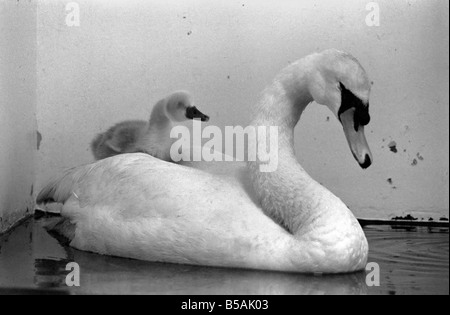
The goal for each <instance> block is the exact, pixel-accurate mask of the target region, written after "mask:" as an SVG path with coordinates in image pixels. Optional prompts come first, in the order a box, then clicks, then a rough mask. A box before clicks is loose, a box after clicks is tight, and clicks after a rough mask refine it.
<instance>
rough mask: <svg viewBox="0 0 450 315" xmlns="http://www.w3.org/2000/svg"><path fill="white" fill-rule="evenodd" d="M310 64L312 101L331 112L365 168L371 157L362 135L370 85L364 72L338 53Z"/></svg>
mask: <svg viewBox="0 0 450 315" xmlns="http://www.w3.org/2000/svg"><path fill="white" fill-rule="evenodd" d="M312 64H313V67H311V68H310V74H309V80H308V89H309V92H310V94H311V96H312V98H313V99H314V101H315V102H316V103H318V104H322V105H326V106H327V107H328V108H329V109H330V110H331V111H332V112H333V114H334V115H335V116H336V118H337V119H338V120H339V121H340V122H341V124H342V126H343V128H344V133H345V136H346V138H347V142H348V144H349V146H350V150H351V151H352V154H353V156H354V157H355V159H356V161H358V163H359V165H360V166H361V167H362V168H363V169H366V168H368V167H369V166H370V165H371V164H372V161H373V158H372V153H371V151H370V148H369V145H368V144H367V140H366V137H365V134H364V126H366V125H368V124H369V122H370V115H369V96H370V88H371V83H370V81H369V77H368V76H367V73H366V71H365V70H364V68H363V67H362V66H361V64H360V63H359V62H358V60H356V59H355V58H354V57H353V56H351V55H350V54H347V53H344V52H341V51H338V50H327V51H324V52H322V53H321V54H316V55H314V57H313V60H312Z"/></svg>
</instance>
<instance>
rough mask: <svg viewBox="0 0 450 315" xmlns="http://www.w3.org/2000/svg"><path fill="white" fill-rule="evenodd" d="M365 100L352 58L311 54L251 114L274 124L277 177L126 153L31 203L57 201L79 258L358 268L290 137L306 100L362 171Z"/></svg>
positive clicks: (365, 86) (362, 248) (79, 171)
mask: <svg viewBox="0 0 450 315" xmlns="http://www.w3.org/2000/svg"><path fill="white" fill-rule="evenodd" d="M369 92H370V83H369V80H368V77H367V75H366V73H365V71H364V69H363V68H362V67H361V65H360V64H359V63H358V61H357V60H356V59H355V58H353V57H352V56H350V55H349V54H346V53H343V52H340V51H336V50H328V51H325V52H322V53H320V54H313V55H310V56H307V57H306V58H303V59H301V60H300V61H298V62H296V63H294V64H292V65H290V66H289V67H287V68H286V69H284V70H283V71H282V72H281V73H280V74H279V75H278V76H277V77H276V79H275V80H274V82H273V84H272V85H271V86H270V87H268V88H267V89H266V90H265V92H264V94H263V97H262V99H261V101H260V102H259V104H258V105H257V106H256V107H255V113H254V115H255V117H254V121H253V124H254V125H258V126H278V127H279V166H278V169H277V170H276V171H275V172H272V173H261V172H260V171H259V167H258V166H259V164H260V162H251V163H249V164H248V166H247V167H241V165H240V164H239V163H237V164H236V163H233V164H228V163H226V162H224V163H215V164H214V167H211V169H214V171H210V172H208V169H209V166H208V165H207V164H206V162H205V163H203V164H202V163H200V165H199V166H200V167H201V168H203V170H199V169H197V168H195V167H186V166H182V165H176V164H172V163H167V162H164V161H161V160H158V159H156V158H153V157H151V156H148V155H143V154H125V155H119V156H116V157H113V158H109V159H105V160H102V161H99V162H97V163H94V164H90V165H87V166H82V167H77V168H74V169H72V170H69V171H68V172H67V173H66V174H65V175H64V176H62V177H61V178H59V179H58V180H56V181H53V182H51V183H50V184H49V185H48V186H47V187H45V188H44V189H43V190H42V191H41V193H40V194H39V196H38V200H37V201H38V202H50V201H55V202H60V203H64V206H63V208H62V212H61V215H62V218H63V219H62V221H60V222H59V223H58V224H56V225H55V226H54V227H53V228H54V229H55V230H56V231H58V232H59V233H61V234H63V235H64V236H65V237H67V238H68V239H69V241H70V245H71V246H73V247H75V248H77V249H80V250H85V251H91V252H95V253H99V254H106V255H113V256H120V257H128V258H135V259H141V260H148V261H160V262H170V263H182V264H195V265H207V266H221V267H237V268H253V269H266V270H277V271H293V272H303V273H313V272H314V273H316V272H317V273H342V272H352V271H356V270H361V269H363V268H364V267H365V264H366V261H367V255H368V244H367V240H366V238H365V236H364V233H363V231H362V229H361V227H360V225H359V224H358V222H357V220H356V218H355V217H354V216H353V214H352V213H351V212H350V210H349V209H348V208H347V207H346V206H345V205H344V203H343V202H342V201H341V200H340V199H339V198H337V197H336V196H334V195H333V194H332V193H331V192H330V191H328V190H327V189H326V188H324V187H323V186H322V185H320V184H319V183H317V182H316V181H314V180H313V179H312V178H311V177H310V176H309V175H308V174H307V173H306V172H305V171H304V170H303V168H302V167H301V166H300V165H299V164H298V162H297V160H296V158H295V154H294V145H293V144H294V141H293V137H294V134H293V130H294V127H295V125H296V124H297V122H298V120H299V119H300V115H301V114H302V112H303V110H304V109H305V107H306V106H307V105H308V104H309V103H311V102H312V101H316V102H317V103H319V104H324V105H326V106H328V107H329V109H330V110H331V111H332V112H333V113H334V114H335V115H336V117H337V118H338V119H339V120H340V121H341V122H342V124H343V127H344V131H345V134H346V136H347V139H348V142H349V144H350V148H351V150H352V153H353V155H354V156H355V158H356V159H357V161H358V162H359V164H360V165H361V166H362V167H363V168H366V167H368V166H369V165H370V164H371V160H372V158H371V154H370V151H369V148H368V146H367V143H366V140H365V137H364V125H366V124H367V123H368V122H369V114H368V104H369V103H368V102H369ZM194 166H195V165H194ZM205 169H206V171H205ZM218 169H221V170H219V171H217V170H218ZM222 174H225V175H222ZM230 178H233V180H230ZM248 182H250V183H251V184H252V185H247V184H246V183H248ZM249 186H252V187H249Z"/></svg>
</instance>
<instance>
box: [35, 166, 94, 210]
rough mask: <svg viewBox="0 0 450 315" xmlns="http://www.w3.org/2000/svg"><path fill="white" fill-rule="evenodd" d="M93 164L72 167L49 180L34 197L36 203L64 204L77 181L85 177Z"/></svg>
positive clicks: (73, 190)
mask: <svg viewBox="0 0 450 315" xmlns="http://www.w3.org/2000/svg"><path fill="white" fill-rule="evenodd" d="M94 166H95V164H91V165H88V166H82V167H76V168H72V169H70V170H68V171H66V173H65V174H64V175H63V176H61V177H59V178H57V179H54V180H52V181H50V182H49V183H48V184H47V185H46V186H45V187H44V188H43V189H42V190H41V191H40V192H39V194H38V196H37V198H36V203H37V204H47V203H51V202H57V203H62V204H64V203H65V202H66V201H67V200H68V199H69V198H70V197H71V196H72V195H73V194H75V188H76V187H77V184H78V183H79V181H80V180H81V179H82V178H83V177H85V176H86V175H87V174H88V173H89V172H90V171H91V170H92V169H93V167H94Z"/></svg>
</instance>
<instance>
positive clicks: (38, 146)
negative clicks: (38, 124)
mask: <svg viewBox="0 0 450 315" xmlns="http://www.w3.org/2000/svg"><path fill="white" fill-rule="evenodd" d="M41 142H42V134H41V133H40V132H39V131H36V148H37V150H38V151H39V149H40V148H41Z"/></svg>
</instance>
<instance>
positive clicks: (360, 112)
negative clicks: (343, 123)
mask: <svg viewBox="0 0 450 315" xmlns="http://www.w3.org/2000/svg"><path fill="white" fill-rule="evenodd" d="M339 84H340V88H341V107H340V108H339V112H338V117H339V120H341V114H342V113H344V112H346V111H347V110H349V109H351V108H354V109H355V115H354V118H353V120H354V125H355V131H358V129H359V126H366V125H368V124H369V122H370V115H369V105H364V103H363V102H362V101H361V99H360V98H358V97H357V96H355V94H353V93H352V92H351V91H350V90H348V89H347V88H346V87H345V85H343V84H342V83H339Z"/></svg>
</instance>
